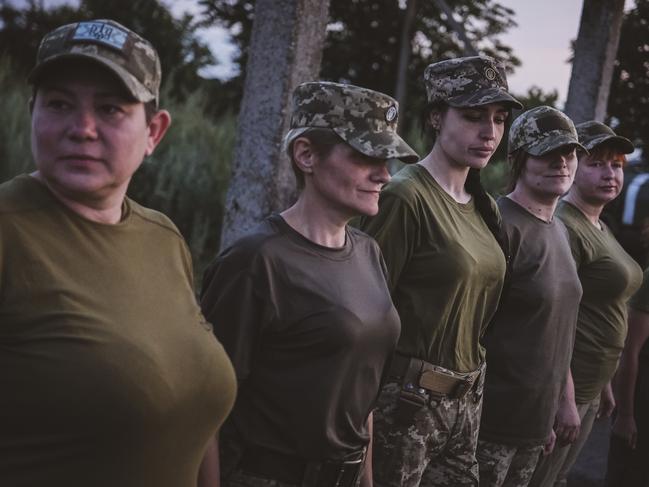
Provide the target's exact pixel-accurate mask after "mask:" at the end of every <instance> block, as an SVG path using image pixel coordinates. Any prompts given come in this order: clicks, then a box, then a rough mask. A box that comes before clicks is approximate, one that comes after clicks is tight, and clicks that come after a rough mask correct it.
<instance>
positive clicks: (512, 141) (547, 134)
mask: <svg viewBox="0 0 649 487" xmlns="http://www.w3.org/2000/svg"><path fill="white" fill-rule="evenodd" d="M565 145H572V146H575V147H578V148H580V149H581V150H583V151H584V152H588V151H587V150H586V149H585V148H584V147H583V146H582V145H581V144H580V143H579V139H578V138H577V130H576V129H575V125H574V124H573V123H572V120H570V119H569V118H568V116H567V115H565V114H564V113H562V112H560V111H559V110H557V109H556V108H552V107H548V106H545V105H544V106H540V107H536V108H533V109H531V110H528V111H526V112H525V113H523V114H522V115H521V116H519V117H518V118H516V120H514V122H513V123H512V126H511V128H510V129H509V146H508V148H507V150H508V152H509V153H510V154H511V153H512V152H514V151H516V150H518V149H522V150H524V151H525V152H527V153H528V154H530V155H532V156H542V155H543V154H546V153H548V152H550V151H552V150H554V149H558V148H559V147H563V146H565Z"/></svg>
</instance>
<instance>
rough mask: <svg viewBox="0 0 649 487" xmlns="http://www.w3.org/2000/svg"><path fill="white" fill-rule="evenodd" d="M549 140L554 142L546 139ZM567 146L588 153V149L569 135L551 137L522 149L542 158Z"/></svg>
mask: <svg viewBox="0 0 649 487" xmlns="http://www.w3.org/2000/svg"><path fill="white" fill-rule="evenodd" d="M548 138H551V139H552V141H551V142H547V140H546V139H548ZM567 145H570V146H573V147H575V148H579V149H581V150H583V151H584V152H586V153H588V149H586V148H585V147H584V146H583V145H581V144H580V143H579V142H577V140H575V138H574V137H570V136H569V135H551V136H549V137H546V138H543V139H541V140H539V141H537V142H536V143H534V144H531V145H528V146H523V147H522V149H523V150H524V151H525V152H527V153H528V154H530V155H532V156H542V155H544V154H547V153H548V152H551V151H553V150H555V149H558V148H559V147H564V146H567Z"/></svg>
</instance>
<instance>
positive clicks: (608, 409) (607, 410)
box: [597, 382, 615, 418]
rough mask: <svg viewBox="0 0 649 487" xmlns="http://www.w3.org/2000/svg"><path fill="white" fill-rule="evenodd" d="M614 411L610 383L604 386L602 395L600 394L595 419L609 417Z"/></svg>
mask: <svg viewBox="0 0 649 487" xmlns="http://www.w3.org/2000/svg"><path fill="white" fill-rule="evenodd" d="M614 409H615V399H614V398H613V389H612V388H611V383H610V382H609V383H608V384H606V386H605V387H604V389H602V393H601V394H600V401H599V410H598V411H597V417H598V418H600V417H602V416H606V417H607V418H610V417H611V414H612V413H613V410H614Z"/></svg>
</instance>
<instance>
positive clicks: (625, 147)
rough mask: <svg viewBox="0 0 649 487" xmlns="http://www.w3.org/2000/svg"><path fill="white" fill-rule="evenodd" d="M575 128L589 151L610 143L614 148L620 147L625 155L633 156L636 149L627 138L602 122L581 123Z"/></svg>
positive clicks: (582, 143)
mask: <svg viewBox="0 0 649 487" xmlns="http://www.w3.org/2000/svg"><path fill="white" fill-rule="evenodd" d="M575 128H576V129H577V136H578V137H579V142H580V143H581V145H583V146H584V147H585V148H586V149H588V150H589V151H590V150H592V149H594V148H595V147H597V146H598V145H600V144H602V143H604V142H608V143H609V144H611V145H612V146H613V147H619V149H620V150H621V151H622V153H623V154H631V152H633V151H634V149H635V147H634V146H633V142H631V141H630V140H629V139H627V138H626V137H622V136H620V135H617V134H616V133H615V132H613V129H611V128H610V127H609V126H607V125H604V124H603V123H602V122H596V121H595V120H591V121H590V122H583V123H580V124H578V125H577V126H576V127H575Z"/></svg>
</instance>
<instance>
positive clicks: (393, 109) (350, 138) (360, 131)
mask: <svg viewBox="0 0 649 487" xmlns="http://www.w3.org/2000/svg"><path fill="white" fill-rule="evenodd" d="M398 118H399V104H398V103H397V101H396V100H395V99H394V98H392V97H390V96H388V95H385V94H383V93H379V92H378V91H373V90H368V89H367V88H361V87H359V86H354V85H347V84H340V83H331V82H326V81H317V82H310V83H303V84H301V85H299V86H298V87H297V88H295V91H294V92H293V113H292V114H291V126H290V130H289V131H288V133H287V134H286V137H284V143H285V146H286V147H288V146H289V144H290V143H291V142H292V141H293V140H295V139H296V138H297V137H299V136H300V135H302V134H303V133H304V132H306V131H307V130H308V129H310V128H328V129H331V130H333V131H334V132H335V133H336V134H337V135H338V136H339V137H340V138H341V139H343V140H344V141H345V142H347V143H348V144H349V145H350V146H351V147H353V148H354V149H356V150H357V151H359V152H361V153H362V154H365V155H367V156H370V157H376V158H378V159H401V160H402V161H403V162H406V163H411V162H417V161H418V160H419V156H418V155H417V153H416V152H415V151H414V150H413V149H412V148H411V147H410V146H409V145H408V144H407V143H406V142H405V141H404V140H403V139H402V138H401V137H399V135H398V134H397V121H398Z"/></svg>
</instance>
